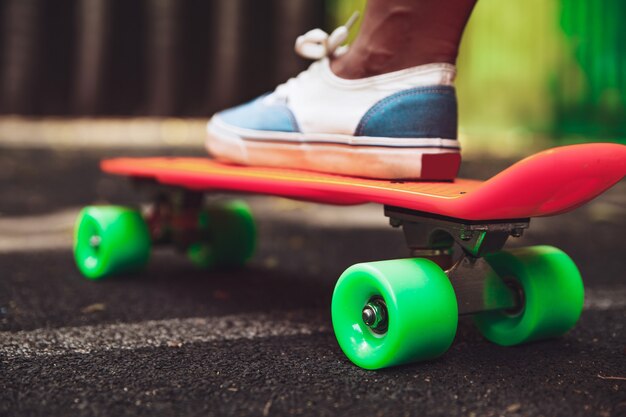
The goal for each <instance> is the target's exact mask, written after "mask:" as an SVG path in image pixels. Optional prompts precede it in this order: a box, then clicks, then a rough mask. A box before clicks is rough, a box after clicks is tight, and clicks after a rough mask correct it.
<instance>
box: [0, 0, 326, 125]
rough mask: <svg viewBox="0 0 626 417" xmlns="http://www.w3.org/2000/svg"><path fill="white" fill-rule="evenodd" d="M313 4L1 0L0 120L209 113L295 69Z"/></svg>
mask: <svg viewBox="0 0 626 417" xmlns="http://www.w3.org/2000/svg"><path fill="white" fill-rule="evenodd" d="M324 6H325V5H324V3H323V2H322V1H311V0H262V1H255V0H0V34H1V38H0V80H1V82H0V89H1V91H0V112H1V113H4V114H6V113H13V114H25V115H157V116H165V115H187V116H194V115H195V116H199V115H207V114H210V113H211V112H212V111H214V110H217V109H220V108H222V107H224V106H229V105H233V104H236V103H238V102H240V101H241V100H243V99H246V98H249V97H251V96H253V95H254V94H257V93H261V92H264V91H266V90H268V89H270V88H271V87H273V86H274V85H275V84H276V83H278V82H279V81H281V80H282V81H284V80H285V79H286V78H288V77H289V76H290V75H293V74H295V73H297V72H298V71H299V70H300V69H302V68H303V66H304V64H305V63H304V62H303V61H300V60H298V59H297V58H296V56H295V55H294V53H293V42H294V40H295V38H296V36H297V35H299V34H301V33H302V32H303V31H305V30H308V29H309V28H311V27H317V26H322V25H323V22H324V10H325V7H324Z"/></svg>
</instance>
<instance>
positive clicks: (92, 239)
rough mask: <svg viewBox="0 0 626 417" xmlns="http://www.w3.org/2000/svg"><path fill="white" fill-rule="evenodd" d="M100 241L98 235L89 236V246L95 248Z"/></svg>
mask: <svg viewBox="0 0 626 417" xmlns="http://www.w3.org/2000/svg"><path fill="white" fill-rule="evenodd" d="M100 243H102V238H101V237H100V236H98V235H93V236H91V237H90V238H89V246H91V247H92V248H94V249H95V248H97V247H98V246H100Z"/></svg>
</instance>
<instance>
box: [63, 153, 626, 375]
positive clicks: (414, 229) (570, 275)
mask: <svg viewBox="0 0 626 417" xmlns="http://www.w3.org/2000/svg"><path fill="white" fill-rule="evenodd" d="M101 169H102V170H103V171H104V172H106V173H108V174H112V175H119V176H124V177H128V178H130V179H132V181H134V182H136V183H137V184H139V185H140V186H141V187H142V188H144V189H145V190H146V191H148V192H149V193H150V194H152V195H153V199H152V204H151V205H150V206H149V207H148V208H147V209H146V210H143V211H140V210H138V209H135V208H130V207H123V206H89V207H85V208H84V209H83V210H82V211H81V213H80V214H79V217H78V219H77V222H76V227H75V232H74V257H75V260H76V264H77V267H78V269H79V270H80V271H81V273H82V274H83V275H84V276H86V277H87V278H90V279H94V280H96V279H101V278H104V277H106V276H110V275H116V274H125V273H130V272H137V271H140V270H141V269H142V268H143V267H144V266H145V265H146V263H147V261H148V258H149V255H150V251H151V247H152V246H154V245H172V246H174V247H175V248H177V249H178V250H180V251H181V252H183V253H185V254H186V255H187V256H188V257H189V259H190V260H191V261H192V262H193V263H195V264H196V265H198V266H200V267H206V268H231V267H238V266H242V265H243V264H244V263H245V262H246V261H247V260H249V259H250V258H251V257H252V255H253V253H254V248H255V241H256V228H255V223H254V219H253V216H252V213H251V211H250V209H249V207H248V206H247V205H246V204H245V203H244V202H243V201H241V200H238V199H234V200H230V201H222V202H220V203H212V204H209V203H207V199H206V198H205V197H206V195H207V194H211V193H219V194H224V193H229V192H236V193H253V194H264V195H271V196H282V197H287V198H292V199H297V200H305V201H312V202H317V203H325V204H335V205H357V204H364V203H378V204H381V205H382V206H383V208H384V215H385V216H387V217H388V218H389V221H390V225H391V226H392V227H395V228H400V229H402V231H403V233H404V236H405V238H406V243H407V246H408V248H409V251H410V257H408V258H403V259H393V260H384V261H377V262H367V263H360V264H356V265H353V266H350V267H348V268H347V269H346V270H345V272H344V273H343V274H342V275H341V276H340V277H339V279H338V281H337V284H336V286H335V289H334V292H333V297H332V302H331V315H332V323H333V328H334V331H335V335H336V337H337V340H338V342H339V345H340V347H341V349H342V350H343V352H344V353H345V354H346V356H347V357H348V358H349V359H350V360H351V361H352V362H354V363H355V364H356V365H358V366H360V367H362V368H366V369H380V368H385V367H390V366H395V365H400V364H405V363H410V362H417V361H423V360H428V359H433V358H436V357H438V356H440V355H442V354H443V353H444V352H445V351H446V350H447V349H448V348H449V347H450V345H451V343H452V341H453V339H454V337H455V334H456V329H457V323H458V319H459V316H460V315H470V314H471V315H473V316H474V322H475V324H476V326H477V327H478V329H479V331H480V332H481V333H482V334H483V335H484V336H485V338H486V339H488V340H490V341H492V342H494V343H496V344H499V345H503V346H512V345H518V344H521V343H526V342H530V341H534V340H540V339H546V338H550V337H555V336H559V335H562V334H564V333H566V332H567V331H568V330H570V329H571V328H572V327H573V326H574V325H575V323H576V322H577V320H578V318H579V316H580V313H581V311H582V306H583V297H584V289H583V284H582V279H581V276H580V273H579V271H578V269H577V267H576V265H575V264H574V262H573V261H572V260H571V259H570V258H569V256H567V255H566V254H565V253H564V252H562V251H561V250H559V249H557V248H554V247H550V246H534V247H525V248H515V249H503V248H504V245H505V243H506V241H507V240H508V239H509V238H511V237H512V238H516V237H520V236H521V235H522V234H523V233H524V231H525V230H526V229H527V228H528V227H529V225H530V219H531V218H532V217H538V216H553V215H557V214H560V213H564V212H567V211H570V210H573V209H575V208H576V207H579V206H580V205H582V204H584V203H585V202H587V201H589V200H591V199H593V198H594V197H596V196H598V195H599V194H601V193H602V192H604V191H605V190H607V189H608V188H610V187H611V186H613V185H614V184H615V183H617V182H618V181H620V180H621V179H622V178H623V177H624V176H625V175H626V146H624V145H618V144H583V145H572V146H564V147H559V148H554V149H550V150H547V151H543V152H540V153H538V154H535V155H533V156H530V157H528V158H526V159H524V160H522V161H520V162H517V163H515V164H514V165H512V166H511V167H509V168H507V169H505V170H504V171H502V172H500V173H499V174H497V175H495V176H494V177H492V178H490V179H488V180H486V181H477V180H471V179H457V180H454V181H450V182H428V181H423V182H419V181H402V180H394V181H388V180H374V179H364V178H352V177H345V176H338V175H332V174H321V173H313V172H306V171H299V170H287V169H277V168H260V167H245V166H238V165H228V164H225V163H220V162H216V161H214V160H211V159H209V158H162V157H161V158H117V159H108V160H104V161H102V162H101Z"/></svg>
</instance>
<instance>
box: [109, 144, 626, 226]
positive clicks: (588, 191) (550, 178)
mask: <svg viewBox="0 0 626 417" xmlns="http://www.w3.org/2000/svg"><path fill="white" fill-rule="evenodd" d="M101 168H102V170H103V171H104V172H107V173H109V174H115V175H122V176H128V177H134V178H144V179H149V180H154V181H156V182H158V183H161V184H164V185H169V186H179V187H184V188H188V189H191V190H197V191H235V192H246V193H255V194H266V195H274V196H282V197H289V198H294V199H299V200H306V201H312V202H319V203H326V204H337V205H356V204H364V203H379V204H384V205H388V206H395V207H400V208H404V209H408V210H413V211H420V212H426V213H429V214H434V215H440V216H446V217H452V218H457V219H465V220H472V221H479V220H498V219H521V218H530V217H537V216H551V215H556V214H559V213H563V212H567V211H569V210H572V209H574V208H576V207H578V206H580V205H582V204H584V203H586V202H587V201H589V200H591V199H593V198H594V197H596V196H598V195H599V194H601V193H602V192H604V191H605V190H607V189H608V188H610V187H611V186H612V185H614V184H615V183H617V182H618V181H620V180H621V179H622V178H623V177H624V176H625V175H626V146H624V145H619V144H607V143H598V144H582V145H571V146H563V147H558V148H554V149H550V150H546V151H543V152H540V153H537V154H535V155H533V156H530V157H528V158H526V159H523V160H521V161H519V162H517V163H515V164H514V165H512V166H510V167H509V168H507V169H505V170H504V171H502V172H500V173H499V174H497V175H495V176H493V177H492V178H490V179H488V180H486V181H478V180H471V179H456V180H454V181H450V182H431V181H422V182H420V181H400V180H394V181H389V180H374V179H366V178H354V177H346V176H339V175H332V174H321V173H314V172H308V171H300V170H290V169H280V168H261V167H246V166H239V165H230V164H225V163H221V162H216V161H214V160H211V159H208V158H180V157H174V158H170V157H165V158H164V157H159V158H117V159H108V160H104V161H102V163H101Z"/></svg>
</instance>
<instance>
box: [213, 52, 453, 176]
mask: <svg viewBox="0 0 626 417" xmlns="http://www.w3.org/2000/svg"><path fill="white" fill-rule="evenodd" d="M329 62H330V61H329V58H328V57H324V58H322V59H320V60H318V61H316V62H314V63H313V64H312V65H311V66H310V67H309V68H308V69H307V70H306V71H304V72H302V73H300V74H299V75H298V76H297V77H295V78H292V79H290V80H289V81H287V82H286V83H285V84H281V85H279V86H278V87H277V88H276V89H275V90H274V91H273V92H271V93H268V94H265V95H263V96H261V97H259V98H257V99H255V100H253V101H251V102H249V103H246V104H243V105H240V106H238V107H234V108H232V109H228V110H225V111H222V112H219V113H217V114H216V115H214V116H213V117H212V118H211V120H210V121H209V123H208V126H207V131H208V139H207V148H208V150H209V152H210V153H211V154H212V155H213V156H214V157H215V158H217V159H219V160H223V161H228V162H234V163H239V164H244V165H256V166H269V167H282V168H296V169H307V170H312V171H321V172H329V173H334V174H342V175H350V176H360V177H369V178H381V179H426V180H450V179H453V178H454V177H455V176H456V174H457V171H458V168H459V165H460V163H461V157H460V148H459V143H458V141H457V103H456V96H455V90H454V86H453V81H454V77H455V67H454V66H453V65H451V64H447V63H435V64H427V65H421V66H418V67H413V68H408V69H404V70H401V71H395V72H391V73H387V74H382V75H377V76H373V77H368V78H362V79H356V80H347V79H343V78H339V77H337V76H336V75H335V74H334V73H333V72H332V71H331V69H330V64H329Z"/></svg>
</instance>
